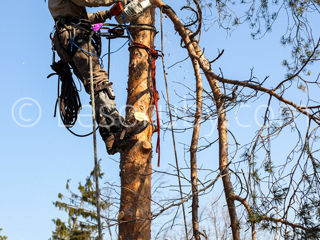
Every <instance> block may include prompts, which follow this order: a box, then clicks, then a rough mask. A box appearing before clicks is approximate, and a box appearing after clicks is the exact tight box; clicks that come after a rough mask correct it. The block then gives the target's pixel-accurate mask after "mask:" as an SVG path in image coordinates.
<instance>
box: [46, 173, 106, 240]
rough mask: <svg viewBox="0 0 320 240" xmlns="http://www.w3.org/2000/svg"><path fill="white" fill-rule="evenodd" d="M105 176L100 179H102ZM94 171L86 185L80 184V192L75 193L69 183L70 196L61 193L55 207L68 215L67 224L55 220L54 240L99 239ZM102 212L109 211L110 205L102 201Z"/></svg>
mask: <svg viewBox="0 0 320 240" xmlns="http://www.w3.org/2000/svg"><path fill="white" fill-rule="evenodd" d="M102 176H103V174H100V175H99V177H100V178H102ZM93 177H94V171H92V172H91V174H90V176H89V177H88V178H87V179H86V182H85V184H84V185H83V184H81V183H79V186H78V192H77V193H74V192H73V191H72V190H71V189H70V186H69V182H70V180H68V181H67V184H66V190H67V191H68V193H69V196H64V195H63V194H61V193H59V194H58V198H59V200H58V201H56V202H54V205H55V207H57V208H59V210H61V211H65V212H66V213H67V214H68V220H67V222H64V221H62V220H61V219H59V218H57V219H53V222H54V224H55V227H56V229H55V231H54V232H53V233H52V239H53V240H61V239H63V240H89V239H98V237H97V224H96V222H97V215H96V211H95V210H96V194H95V187H94V184H93ZM100 204H101V210H102V211H107V209H108V208H109V206H110V204H109V203H108V202H104V201H101V203H100Z"/></svg>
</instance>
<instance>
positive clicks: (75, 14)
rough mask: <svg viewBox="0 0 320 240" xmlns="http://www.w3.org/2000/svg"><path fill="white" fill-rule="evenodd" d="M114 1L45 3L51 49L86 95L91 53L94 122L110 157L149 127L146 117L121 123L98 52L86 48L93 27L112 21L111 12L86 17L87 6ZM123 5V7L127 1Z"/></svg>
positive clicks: (88, 88) (102, 4) (50, 0)
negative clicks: (50, 25)
mask: <svg viewBox="0 0 320 240" xmlns="http://www.w3.org/2000/svg"><path fill="white" fill-rule="evenodd" d="M117 2H119V0H49V1H48V6H49V10H50V13H51V15H52V17H53V18H54V21H55V30H56V32H55V34H54V38H53V44H54V48H55V50H56V51H57V52H58V55H59V57H60V58H61V60H62V61H63V62H65V63H68V64H70V66H71V67H72V69H73V72H74V74H75V75H76V76H77V77H78V78H79V79H80V80H81V81H82V82H83V84H84V86H85V90H86V92H87V93H90V69H89V58H88V53H92V65H93V67H92V70H93V84H94V96H95V103H96V107H95V110H96V120H97V122H98V124H99V127H100V128H99V131H100V135H101V137H102V139H103V140H104V142H105V144H106V148H107V152H108V153H109V154H115V153H116V152H119V150H120V147H121V145H122V144H123V143H124V142H125V141H124V140H125V139H128V138H129V137H130V136H133V135H134V134H137V133H140V132H142V131H143V130H144V129H145V128H146V127H147V126H148V121H147V119H146V118H145V119H139V120H137V119H136V118H135V117H134V116H130V117H128V119H127V120H124V118H123V116H122V115H121V114H120V113H119V112H118V110H117V108H116V103H115V101H114V100H115V95H114V93H113V90H112V88H111V83H110V82H109V79H108V74H107V73H106V71H105V70H104V69H103V68H102V67H101V65H100V62H99V58H98V56H97V55H98V51H99V50H98V49H96V48H95V47H94V46H93V44H90V45H89V34H90V33H91V32H92V24H96V23H103V22H105V20H106V19H108V18H109V19H111V17H112V11H111V10H106V11H98V12H96V13H89V14H88V13H87V11H86V7H100V6H110V5H112V4H114V3H117ZM122 3H123V4H126V1H122ZM89 46H91V49H89Z"/></svg>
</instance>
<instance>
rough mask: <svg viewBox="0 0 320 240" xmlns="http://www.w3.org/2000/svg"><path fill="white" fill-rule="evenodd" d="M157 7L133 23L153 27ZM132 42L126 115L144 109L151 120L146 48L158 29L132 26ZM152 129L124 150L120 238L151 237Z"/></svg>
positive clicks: (149, 60)
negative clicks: (144, 47)
mask: <svg viewBox="0 0 320 240" xmlns="http://www.w3.org/2000/svg"><path fill="white" fill-rule="evenodd" d="M154 16H155V11H154V8H150V9H148V10H147V11H145V13H144V14H143V15H142V16H140V17H139V18H138V19H137V20H136V21H135V22H134V23H132V24H133V25H137V26H139V25H140V24H141V25H140V26H153V25H154ZM131 35H132V39H133V45H132V46H131V47H130V62H129V79H128V99H127V112H126V114H127V116H129V115H132V114H134V112H142V113H144V114H145V115H146V116H147V117H148V118H149V122H150V123H151V122H152V120H151V119H152V113H153V104H154V97H157V96H153V94H152V88H153V85H152V71H153V68H152V55H151V52H150V51H149V50H147V49H143V47H142V48H141V46H142V45H143V46H146V47H147V48H149V49H153V47H154V35H155V32H154V31H153V30H152V28H150V29H145V28H143V27H141V28H132V29H131ZM152 134H153V128H152V126H151V125H150V126H149V127H148V128H147V129H146V130H145V131H143V132H142V133H141V134H138V135H136V136H134V139H132V141H133V143H134V144H131V145H130V144H129V145H128V146H126V147H125V148H123V149H122V151H121V162H120V176H121V203H120V212H119V217H118V219H119V239H120V240H126V239H137V240H143V239H146V240H147V239H150V238H151V173H152V165H151V164H152V162H151V160H152V146H151V137H152Z"/></svg>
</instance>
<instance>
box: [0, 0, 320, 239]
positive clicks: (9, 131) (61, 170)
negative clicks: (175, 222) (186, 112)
mask: <svg viewBox="0 0 320 240" xmlns="http://www.w3.org/2000/svg"><path fill="white" fill-rule="evenodd" d="M2 9H6V11H2V13H1V17H0V19H1V21H0V26H1V27H0V29H1V36H2V37H1V38H0V52H1V60H0V61H1V65H0V66H1V74H2V77H1V78H2V93H1V95H0V104H1V105H0V106H1V109H2V113H1V121H0V123H1V124H0V132H1V134H0V189H1V195H0V228H1V227H2V228H4V234H6V235H8V237H9V240H43V239H48V238H49V237H50V236H51V231H52V230H53V227H54V226H53V224H52V222H51V219H53V218H55V217H57V216H61V213H60V212H59V211H58V210H57V209H55V208H54V206H53V205H52V202H53V201H54V200H56V199H57V194H58V193H59V192H61V191H63V190H64V187H65V183H66V181H67V179H72V182H73V183H74V184H75V185H76V184H77V183H78V182H79V181H83V180H84V179H85V177H86V176H87V175H88V174H89V172H90V170H91V169H92V167H93V153H92V151H93V149H92V138H90V137H89V138H76V137H74V136H72V135H71V134H69V133H68V132H67V131H66V130H65V129H64V128H63V127H61V126H59V125H58V119H55V118H53V109H54V104H55V100H56V84H57V81H56V78H51V79H46V76H47V75H48V74H49V73H51V70H50V63H51V43H50V40H49V33H50V32H51V30H52V27H53V20H52V19H51V16H50V14H49V11H48V9H47V5H46V4H45V3H44V2H43V1H22V0H20V1H18V2H17V3H15V4H13V3H12V2H8V1H5V2H3V5H2ZM157 22H158V21H157ZM165 31H166V35H165V36H166V37H165V47H166V53H167V54H166V60H167V61H166V63H167V66H170V65H171V64H173V63H175V62H176V61H177V60H180V59H183V58H184V57H185V56H186V52H185V50H184V49H180V48H179V44H180V41H179V38H178V37H177V35H176V34H174V32H173V28H172V25H171V24H168V21H165ZM282 31H283V27H282V26H281V24H278V25H275V27H274V29H273V31H272V34H270V35H267V36H266V37H265V38H263V39H262V40H260V41H252V40H251V38H250V35H249V31H248V29H247V27H246V26H243V27H240V28H239V29H237V30H236V31H234V32H233V35H232V37H229V36H228V35H227V34H226V33H225V32H223V31H220V30H217V29H211V30H210V31H209V32H208V33H204V35H203V40H202V42H201V44H202V46H205V48H206V54H207V55H208V56H210V57H211V58H214V57H215V56H216V54H217V49H218V48H219V49H225V54H224V55H223V57H222V58H221V60H220V61H219V63H217V66H215V69H218V67H223V69H224V72H225V74H226V75H227V76H228V77H230V78H235V79H247V78H248V76H249V72H250V71H249V70H250V68H251V67H253V66H254V67H255V72H256V73H257V74H258V76H259V77H260V78H263V77H264V76H266V75H270V78H271V79H272V80H271V83H277V82H278V81H280V80H281V79H283V76H284V73H285V72H284V69H283V68H282V66H281V62H282V60H283V58H284V57H283V56H287V55H288V53H289V51H288V49H286V48H284V47H282V46H280V44H279V43H280V40H279V39H280V37H279V33H281V32H282ZM314 34H315V35H316V36H319V32H316V31H315V32H314ZM317 34H318V35H317ZM122 44H123V40H119V41H118V42H114V43H113V47H114V49H116V48H117V46H121V45H122ZM156 45H157V46H160V42H159V36H157V38H156ZM105 46H106V44H105V45H104V47H105ZM127 62H128V51H127V48H126V47H125V48H124V49H122V50H121V51H120V52H119V53H118V54H115V55H114V56H113V62H112V73H111V81H113V82H114V89H115V92H116V95H117V103H118V106H119V107H120V108H121V106H123V104H124V103H125V101H126V97H125V96H126V79H127V72H128V71H127V68H128V65H127ZM159 64H160V61H159ZM160 67H161V66H160V65H158V69H159V71H158V73H157V74H158V75H157V76H158V77H157V79H158V90H159V91H161V92H163V93H164V92H165V88H164V81H163V77H162V73H161V71H160ZM168 74H169V86H170V93H171V96H172V101H173V103H175V104H177V103H178V100H179V99H178V98H177V97H176V96H175V91H179V90H180V87H179V85H178V84H176V83H175V81H180V82H183V83H185V84H187V85H188V86H191V87H194V80H193V79H192V68H191V66H190V64H189V63H185V64H183V65H181V67H179V66H177V67H174V68H172V69H171V70H169V71H168ZM181 92H183V90H181ZM297 94H301V97H303V93H300V92H299V93H297ZM81 96H82V103H83V105H87V104H88V97H87V96H86V95H85V94H84V93H82V94H81ZM295 97H296V98H297V99H298V98H299V96H298V97H297V96H295ZM30 101H31V102H30ZM30 103H31V104H32V105H31V106H30V105H29V104H30ZM35 103H36V104H35ZM23 104H27V105H23ZM37 104H39V106H40V108H38V107H37ZM160 104H161V105H162V106H161V107H162V108H164V106H165V105H164V104H165V102H164V100H163V99H162V100H160ZM19 106H20V109H22V110H21V112H22V116H23V118H24V119H21V118H20V119H19ZM21 106H24V107H21ZM14 107H15V108H14ZM13 108H14V109H13ZM40 109H41V111H40ZM84 112H86V113H89V112H90V111H89V109H88V108H86V109H85V110H84ZM40 113H41V115H40V119H39V121H38V122H37V124H35V126H33V127H22V126H21V124H27V125H28V124H30V123H32V122H34V120H35V119H37V118H38V117H39V114H40ZM230 114H234V113H230ZM248 116H249V117H248ZM230 118H231V121H230V126H231V127H233V126H234V127H235V128H236V127H237V126H236V124H235V121H234V115H231V117H230ZM28 119H31V121H28ZM81 119H83V122H85V123H90V118H88V117H83V118H81ZM239 119H240V120H241V121H244V122H246V123H251V124H253V125H254V124H255V123H254V109H253V108H252V109H249V110H243V112H241V113H240V115H239ZM19 124H20V125H19ZM207 128H208V129H207ZM209 128H210V126H207V127H206V129H205V131H208V130H210V129H209ZM77 130H78V131H82V132H88V131H90V128H77ZM205 131H204V132H205ZM238 131H239V134H243V135H246V131H247V130H246V129H242V130H241V129H240V130H239V129H238ZM253 133H254V132H253ZM245 137H246V136H244V138H245ZM153 141H156V138H155V137H154V139H153ZM170 141H171V136H170V134H166V135H164V136H162V149H165V150H163V151H162V152H163V154H162V165H161V168H160V170H165V169H166V168H167V166H168V163H171V164H173V163H174V159H173V155H172V154H171V153H170V151H172V148H171V142H170ZM178 141H179V142H183V141H185V136H178ZM188 141H189V140H188ZM188 141H186V142H188ZM98 148H99V158H101V159H102V169H103V170H104V171H105V172H106V179H105V180H106V181H107V180H109V181H112V182H119V167H118V163H116V162H115V161H112V160H111V159H110V158H109V157H108V156H107V155H106V153H105V150H104V146H103V143H102V141H101V140H100V139H99V141H98ZM179 153H180V156H182V153H183V152H182V149H180V150H179ZM211 155H212V152H206V153H203V154H202V155H201V156H202V157H201V158H199V159H200V160H199V163H200V164H199V165H201V164H208V165H207V166H208V167H212V168H217V164H216V162H211V163H206V162H205V159H206V158H208V157H211ZM114 159H116V160H117V159H118V155H115V156H114ZM181 161H182V158H181ZM154 167H156V161H154Z"/></svg>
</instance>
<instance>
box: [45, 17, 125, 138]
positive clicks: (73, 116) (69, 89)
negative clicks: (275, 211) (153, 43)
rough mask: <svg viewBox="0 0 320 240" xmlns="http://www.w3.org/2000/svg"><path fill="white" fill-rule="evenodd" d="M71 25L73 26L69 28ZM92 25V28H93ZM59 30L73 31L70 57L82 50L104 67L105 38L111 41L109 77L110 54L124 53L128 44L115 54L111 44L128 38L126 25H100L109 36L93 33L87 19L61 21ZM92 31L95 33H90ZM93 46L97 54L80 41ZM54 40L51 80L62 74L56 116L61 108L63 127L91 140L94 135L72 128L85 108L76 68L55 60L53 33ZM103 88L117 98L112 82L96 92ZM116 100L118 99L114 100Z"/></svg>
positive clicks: (57, 23)
mask: <svg viewBox="0 0 320 240" xmlns="http://www.w3.org/2000/svg"><path fill="white" fill-rule="evenodd" d="M67 24H70V25H67ZM90 26H91V25H90ZM73 27H74V28H78V29H80V30H83V32H84V33H80V34H78V35H77V36H76V37H74V35H73V30H72V28H73ZM59 28H65V29H67V31H68V32H69V39H70V44H69V48H66V49H64V50H65V51H66V52H68V53H69V55H70V58H72V56H73V55H74V54H75V52H76V51H78V50H79V51H82V52H84V53H85V54H86V55H88V57H89V56H95V57H97V58H99V59H100V61H101V65H102V66H103V60H102V59H103V58H104V57H105V56H106V54H105V55H103V56H102V57H100V55H101V37H105V38H107V39H108V40H109V48H108V53H107V54H108V74H110V58H111V57H110V55H111V54H114V53H116V52H118V51H120V50H121V49H122V48H123V47H124V46H125V45H126V43H128V41H126V42H125V43H124V44H123V45H122V46H121V47H120V48H118V49H117V50H115V51H113V52H111V49H110V45H111V39H115V38H128V37H127V36H124V32H125V30H124V26H123V25H115V24H103V25H102V26H100V28H101V29H104V30H107V32H105V33H101V32H100V31H99V30H100V29H99V30H97V31H96V32H93V31H92V30H90V28H89V27H88V22H87V21H86V20H79V21H78V22H76V21H75V20H72V19H71V20H70V19H65V18H61V19H59V20H58V21H57V22H56V24H55V29H56V31H59ZM90 32H92V33H91V34H90ZM55 36H56V37H59V33H57V34H56V35H55ZM89 38H90V39H91V40H90V43H91V44H92V46H93V47H94V49H95V52H96V54H95V53H91V52H89V51H90V50H89V51H86V50H84V49H83V48H81V47H80V45H79V43H78V42H79V41H81V40H82V39H84V40H85V41H87V42H88V41H89ZM50 39H51V41H52V53H53V54H52V55H53V57H52V65H51V68H52V69H53V71H54V73H52V74H50V75H49V76H48V78H50V77H52V76H54V75H58V90H57V95H58V96H57V100H56V104H55V108H54V117H56V115H57V114H56V113H57V109H58V107H59V113H60V118H61V119H62V122H63V124H64V125H65V127H66V129H67V130H68V131H69V132H70V133H72V134H73V135H75V136H77V137H87V136H90V135H92V134H93V132H90V133H88V134H83V135H81V134H78V133H75V132H74V131H72V130H71V128H72V127H73V126H74V125H75V123H76V121H77V117H78V114H79V112H80V110H81V108H82V105H81V101H80V97H79V93H78V89H77V87H76V84H75V82H74V80H73V77H72V72H71V68H73V63H72V62H63V61H62V60H60V61H59V62H56V60H55V55H56V51H55V46H54V35H53V32H52V33H50ZM102 89H106V91H107V93H108V96H110V98H112V96H114V94H113V91H112V89H111V83H107V82H106V83H105V82H102V83H100V84H97V85H96V86H95V91H99V90H102ZM113 98H114V97H113ZM98 128H99V126H97V128H96V130H98Z"/></svg>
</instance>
